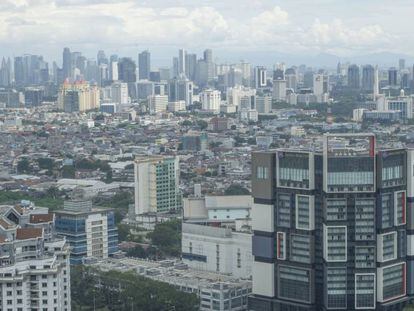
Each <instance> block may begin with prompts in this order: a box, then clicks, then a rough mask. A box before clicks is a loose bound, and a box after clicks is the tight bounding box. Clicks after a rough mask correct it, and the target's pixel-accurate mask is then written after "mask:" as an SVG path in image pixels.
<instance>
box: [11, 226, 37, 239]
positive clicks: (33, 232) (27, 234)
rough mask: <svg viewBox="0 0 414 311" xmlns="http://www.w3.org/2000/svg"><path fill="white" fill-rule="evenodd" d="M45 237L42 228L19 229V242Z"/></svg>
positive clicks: (17, 237)
mask: <svg viewBox="0 0 414 311" xmlns="http://www.w3.org/2000/svg"><path fill="white" fill-rule="evenodd" d="M42 235H43V229H42V228H21V229H17V233H16V239H17V240H28V239H35V238H41V237H42Z"/></svg>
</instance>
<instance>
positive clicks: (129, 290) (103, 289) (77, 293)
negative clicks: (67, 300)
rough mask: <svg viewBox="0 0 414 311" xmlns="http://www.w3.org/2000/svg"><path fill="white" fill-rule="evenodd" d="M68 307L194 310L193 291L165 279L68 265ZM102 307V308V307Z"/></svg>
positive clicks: (195, 298) (195, 304)
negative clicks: (156, 279) (164, 280)
mask: <svg viewBox="0 0 414 311" xmlns="http://www.w3.org/2000/svg"><path fill="white" fill-rule="evenodd" d="M71 291H72V297H71V298H72V310H74V311H77V310H93V309H94V308H95V309H96V310H110V311H112V310H125V311H126V310H132V309H133V310H147V311H155V310H157V311H163V310H165V311H167V310H171V309H172V308H175V310H176V311H193V310H194V311H195V310H198V308H199V306H198V298H197V297H196V295H194V294H188V293H183V292H179V291H178V290H176V289H175V288H174V287H173V286H171V285H168V284H166V283H162V282H158V281H153V280H150V279H147V278H144V277H142V276H138V275H136V274H135V273H133V272H124V273H123V272H117V271H109V272H101V271H98V270H96V269H92V268H88V267H84V266H74V267H72V268H71ZM104 308H106V309H104Z"/></svg>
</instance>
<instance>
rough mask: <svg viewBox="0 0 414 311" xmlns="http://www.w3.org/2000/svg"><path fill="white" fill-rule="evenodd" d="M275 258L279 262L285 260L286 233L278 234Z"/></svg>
mask: <svg viewBox="0 0 414 311" xmlns="http://www.w3.org/2000/svg"><path fill="white" fill-rule="evenodd" d="M276 244H277V246H276V258H277V259H279V260H285V259H286V233H285V232H278V233H277V239H276Z"/></svg>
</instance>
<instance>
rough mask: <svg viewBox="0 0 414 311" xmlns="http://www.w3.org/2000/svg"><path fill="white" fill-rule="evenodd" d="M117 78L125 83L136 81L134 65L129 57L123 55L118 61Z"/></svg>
mask: <svg viewBox="0 0 414 311" xmlns="http://www.w3.org/2000/svg"><path fill="white" fill-rule="evenodd" d="M118 79H119V80H120V81H122V82H125V83H133V82H136V81H137V75H136V65H135V63H134V61H133V60H132V59H131V58H129V57H123V58H121V59H120V60H119V62H118Z"/></svg>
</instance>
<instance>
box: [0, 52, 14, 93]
mask: <svg viewBox="0 0 414 311" xmlns="http://www.w3.org/2000/svg"><path fill="white" fill-rule="evenodd" d="M11 72H12V70H11V63H10V58H9V59H8V60H7V61H6V59H5V58H4V57H3V60H2V62H1V67H0V86H10V85H11V83H12V81H11Z"/></svg>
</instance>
